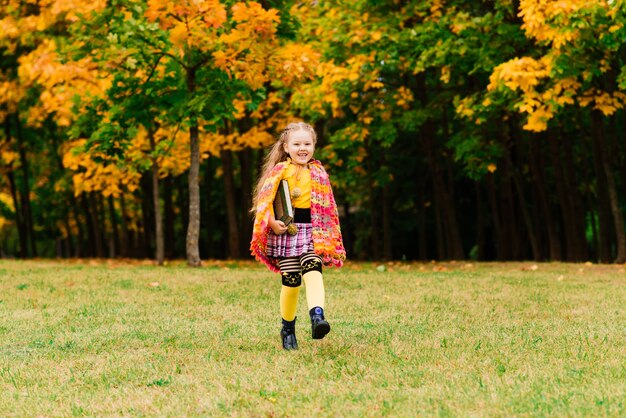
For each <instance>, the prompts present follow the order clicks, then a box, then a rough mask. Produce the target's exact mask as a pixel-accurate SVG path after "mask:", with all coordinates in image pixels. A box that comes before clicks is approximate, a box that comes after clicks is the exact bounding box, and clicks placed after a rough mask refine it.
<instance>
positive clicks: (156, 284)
mask: <svg viewBox="0 0 626 418" xmlns="http://www.w3.org/2000/svg"><path fill="white" fill-rule="evenodd" d="M148 286H150V287H158V286H159V282H150V283H148Z"/></svg>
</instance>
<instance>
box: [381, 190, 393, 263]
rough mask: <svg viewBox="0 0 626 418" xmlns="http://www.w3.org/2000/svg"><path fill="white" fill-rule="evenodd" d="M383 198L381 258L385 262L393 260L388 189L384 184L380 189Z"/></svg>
mask: <svg viewBox="0 0 626 418" xmlns="http://www.w3.org/2000/svg"><path fill="white" fill-rule="evenodd" d="M382 189H383V190H382V191H383V193H382V198H383V202H382V203H383V258H384V259H385V260H391V259H393V250H392V240H391V197H390V194H391V193H390V190H389V189H390V187H389V184H386V185H384V186H383V188H382Z"/></svg>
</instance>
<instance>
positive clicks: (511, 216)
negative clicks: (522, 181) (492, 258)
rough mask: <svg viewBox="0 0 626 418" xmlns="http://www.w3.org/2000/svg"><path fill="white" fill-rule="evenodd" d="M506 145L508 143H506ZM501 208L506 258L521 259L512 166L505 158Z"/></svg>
mask: <svg viewBox="0 0 626 418" xmlns="http://www.w3.org/2000/svg"><path fill="white" fill-rule="evenodd" d="M505 146H506V145H505ZM499 171H500V203H501V204H500V208H501V210H502V218H501V219H502V220H503V221H502V224H501V228H502V233H503V237H502V238H503V241H502V242H501V243H500V245H502V246H503V250H504V252H505V257H504V259H505V260H519V259H520V258H521V254H520V248H521V242H520V237H519V234H518V224H519V223H520V222H519V220H518V219H517V216H516V215H517V214H516V212H515V204H514V197H513V188H512V187H511V178H512V174H511V171H512V167H511V166H510V163H509V161H507V160H506V158H505V160H504V161H503V162H502V164H501V165H500V170H499Z"/></svg>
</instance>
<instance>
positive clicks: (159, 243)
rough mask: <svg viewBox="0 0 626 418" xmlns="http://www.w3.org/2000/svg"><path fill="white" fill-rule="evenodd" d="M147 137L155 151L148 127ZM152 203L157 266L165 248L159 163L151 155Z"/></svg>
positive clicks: (152, 150) (154, 144) (162, 258)
mask: <svg viewBox="0 0 626 418" xmlns="http://www.w3.org/2000/svg"><path fill="white" fill-rule="evenodd" d="M148 138H149V140H150V151H151V152H152V153H154V152H155V149H156V143H155V141H154V131H153V130H152V128H150V129H148ZM151 158H152V203H153V205H154V231H155V235H156V237H155V239H156V262H157V264H158V265H159V266H162V265H163V261H164V258H165V250H164V243H163V217H162V216H161V203H160V197H159V163H158V161H157V158H156V156H154V155H153V156H152V157H151Z"/></svg>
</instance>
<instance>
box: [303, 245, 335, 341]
mask: <svg viewBox="0 0 626 418" xmlns="http://www.w3.org/2000/svg"><path fill="white" fill-rule="evenodd" d="M300 263H301V264H302V278H303V279H304V285H305V286H306V300H307V304H308V305H309V315H310V316H311V334H312V336H313V338H314V339H321V338H324V336H325V335H326V334H328V332H329V331H330V324H329V323H328V321H326V319H325V318H324V299H325V296H326V295H325V292H324V279H323V276H322V259H321V258H320V256H318V255H317V254H315V253H313V252H309V253H306V254H303V255H302V256H300Z"/></svg>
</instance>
